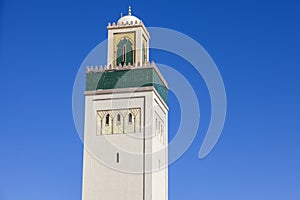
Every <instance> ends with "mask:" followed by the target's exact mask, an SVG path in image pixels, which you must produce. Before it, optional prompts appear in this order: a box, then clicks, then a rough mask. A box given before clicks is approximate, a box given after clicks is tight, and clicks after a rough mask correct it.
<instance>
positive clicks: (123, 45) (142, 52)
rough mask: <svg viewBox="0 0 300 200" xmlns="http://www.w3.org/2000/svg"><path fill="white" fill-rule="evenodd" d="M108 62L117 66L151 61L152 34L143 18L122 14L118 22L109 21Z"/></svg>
mask: <svg viewBox="0 0 300 200" xmlns="http://www.w3.org/2000/svg"><path fill="white" fill-rule="evenodd" d="M107 30H108V52H107V64H108V65H112V66H113V67H116V66H120V65H121V66H123V65H125V64H126V65H133V64H138V65H139V64H140V65H143V64H145V63H147V62H149V50H148V49H149V39H150V35H149V32H148V31H147V29H146V27H145V25H144V24H143V22H142V20H140V19H139V18H137V17H135V16H133V15H132V14H131V7H130V6H129V8H128V15H126V16H122V17H121V18H120V19H119V20H118V21H117V23H116V22H113V23H109V24H108V26H107Z"/></svg>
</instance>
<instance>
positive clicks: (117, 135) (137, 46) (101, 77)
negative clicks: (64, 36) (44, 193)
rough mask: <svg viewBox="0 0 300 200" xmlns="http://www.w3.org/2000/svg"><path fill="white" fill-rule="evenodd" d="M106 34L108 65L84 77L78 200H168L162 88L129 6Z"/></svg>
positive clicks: (165, 100) (146, 38) (145, 37)
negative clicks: (83, 111) (82, 134)
mask: <svg viewBox="0 0 300 200" xmlns="http://www.w3.org/2000/svg"><path fill="white" fill-rule="evenodd" d="M107 29H108V53H107V54H108V60H107V66H106V65H105V67H104V68H103V67H102V66H100V67H95V68H94V67H87V72H86V91H85V129H84V159H83V160H84V161H83V183H82V199H83V200H167V199H168V86H167V83H166V81H165V79H164V78H163V76H162V75H161V73H160V72H159V70H158V68H157V67H156V65H155V64H154V62H152V63H151V64H150V63H149V39H150V36H149V33H148V31H147V29H146V27H145V26H144V24H143V22H142V21H141V20H140V19H138V18H137V17H135V16H133V15H132V14H131V8H130V7H129V11H128V15H127V16H122V17H121V18H120V19H119V20H118V22H117V23H112V24H110V23H109V25H108V27H107Z"/></svg>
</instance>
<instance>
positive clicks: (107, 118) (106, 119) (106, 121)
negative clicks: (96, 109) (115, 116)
mask: <svg viewBox="0 0 300 200" xmlns="http://www.w3.org/2000/svg"><path fill="white" fill-rule="evenodd" d="M105 125H106V126H109V114H107V115H106V117H105Z"/></svg>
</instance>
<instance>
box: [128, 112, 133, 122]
mask: <svg viewBox="0 0 300 200" xmlns="http://www.w3.org/2000/svg"><path fill="white" fill-rule="evenodd" d="M128 123H129V124H132V114H131V113H129V115H128Z"/></svg>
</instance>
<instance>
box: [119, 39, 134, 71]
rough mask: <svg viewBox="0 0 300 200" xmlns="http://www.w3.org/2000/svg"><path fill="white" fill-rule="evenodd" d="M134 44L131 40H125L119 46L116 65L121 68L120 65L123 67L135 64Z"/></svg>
mask: <svg viewBox="0 0 300 200" xmlns="http://www.w3.org/2000/svg"><path fill="white" fill-rule="evenodd" d="M133 52H134V51H133V43H132V42H131V41H130V39H129V38H126V37H125V38H123V39H121V40H120V41H119V43H118V44H117V52H116V54H117V55H116V64H117V65H118V66H119V65H120V64H121V65H122V66H123V65H124V64H125V63H126V65H128V64H129V63H130V64H133V63H134V60H133V54H134V53H133Z"/></svg>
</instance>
